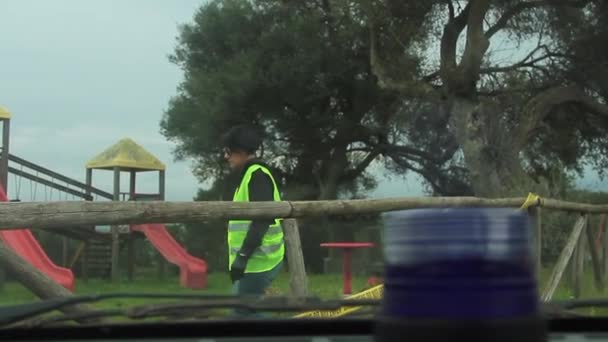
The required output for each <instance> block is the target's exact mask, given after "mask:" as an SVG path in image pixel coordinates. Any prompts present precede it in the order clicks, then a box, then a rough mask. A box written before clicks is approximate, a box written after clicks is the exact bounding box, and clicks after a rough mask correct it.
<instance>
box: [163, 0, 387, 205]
mask: <svg viewBox="0 0 608 342" xmlns="http://www.w3.org/2000/svg"><path fill="white" fill-rule="evenodd" d="M347 4H348V3H347V2H334V1H315V2H304V1H303V2H293V3H285V2H283V1H273V0H260V1H239V0H223V1H222V0H215V1H211V2H209V3H208V4H206V5H203V6H202V7H201V8H200V10H198V12H197V13H196V15H195V16H194V22H193V23H190V24H187V25H183V26H182V27H181V34H180V36H179V38H178V46H177V48H176V50H175V53H174V54H173V55H172V57H171V59H172V61H173V62H174V63H176V64H177V65H179V66H180V67H181V68H182V69H183V71H184V76H185V79H184V81H183V82H182V84H181V85H180V87H179V89H178V94H177V95H176V96H175V97H173V99H172V100H171V101H170V104H169V108H168V110H167V112H166V114H165V116H164V118H163V120H162V122H161V127H162V132H163V134H164V135H165V136H166V137H168V138H169V139H172V140H174V141H176V142H177V143H178V149H177V151H176V152H177V154H176V155H177V156H178V157H194V158H195V159H196V162H197V164H196V172H197V176H198V177H199V178H200V179H201V180H205V181H209V180H223V177H224V176H223V175H224V173H223V172H224V171H225V170H224V165H223V161H222V160H221V155H220V153H219V147H220V146H218V138H219V136H220V135H221V134H222V133H223V132H224V131H225V130H227V129H228V128H229V127H230V126H231V125H234V124H237V123H242V122H247V123H255V124H260V125H262V126H264V127H265V128H266V133H267V137H266V138H267V139H266V142H265V144H264V146H263V155H264V158H265V159H266V160H267V161H270V162H271V163H272V165H273V166H274V167H275V169H276V173H277V174H278V175H279V178H281V180H282V183H283V184H284V185H285V190H286V194H287V197H288V198H292V199H293V198H297V199H333V198H336V197H338V196H339V195H340V194H341V193H347V194H348V193H350V194H351V195H353V194H357V193H358V191H359V190H361V189H369V188H371V187H373V186H374V179H373V177H372V176H371V175H369V174H367V173H366V170H367V168H368V166H369V165H370V164H371V163H372V161H374V160H375V159H376V157H377V156H379V155H380V154H381V153H382V146H383V145H385V144H384V141H383V140H384V139H386V135H387V132H388V131H389V129H390V127H389V126H390V119H391V118H392V116H391V113H393V112H394V111H395V103H396V101H395V100H396V99H397V93H396V92H395V91H392V90H382V89H381V88H380V87H379V86H378V85H377V84H376V80H375V77H374V76H373V75H372V73H371V69H370V65H369V53H370V49H369V34H368V30H367V25H366V23H365V22H362V21H361V20H359V19H360V16H359V17H358V16H353V15H352V13H351V9H349V6H347Z"/></svg>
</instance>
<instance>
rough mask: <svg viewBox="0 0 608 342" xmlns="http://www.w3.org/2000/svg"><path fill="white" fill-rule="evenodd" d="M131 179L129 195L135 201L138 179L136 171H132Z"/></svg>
mask: <svg viewBox="0 0 608 342" xmlns="http://www.w3.org/2000/svg"><path fill="white" fill-rule="evenodd" d="M130 176H131V177H130V179H129V194H130V196H131V199H135V189H136V187H135V180H136V177H137V173H136V172H135V170H131V172H130Z"/></svg>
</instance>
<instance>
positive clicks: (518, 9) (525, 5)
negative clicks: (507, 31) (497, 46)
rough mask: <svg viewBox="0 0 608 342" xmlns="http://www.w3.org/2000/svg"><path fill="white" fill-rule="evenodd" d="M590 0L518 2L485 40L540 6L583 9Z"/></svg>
mask: <svg viewBox="0 0 608 342" xmlns="http://www.w3.org/2000/svg"><path fill="white" fill-rule="evenodd" d="M589 2H590V0H578V1H566V0H564V1H560V0H536V1H527V2H520V3H518V4H517V5H515V6H513V7H511V8H510V9H508V10H507V11H506V12H505V14H503V16H502V17H500V19H498V21H497V22H496V24H494V26H492V27H490V28H489V29H488V31H487V32H486V34H485V35H486V38H487V39H490V38H492V36H494V35H495V34H496V33H497V32H498V31H500V30H502V29H504V28H505V27H506V26H507V24H508V23H509V21H510V20H511V19H513V18H514V17H516V16H517V15H519V14H520V13H522V12H523V11H525V10H527V9H531V8H536V7H541V6H547V5H552V6H571V7H584V6H585V5H586V4H588V3H589Z"/></svg>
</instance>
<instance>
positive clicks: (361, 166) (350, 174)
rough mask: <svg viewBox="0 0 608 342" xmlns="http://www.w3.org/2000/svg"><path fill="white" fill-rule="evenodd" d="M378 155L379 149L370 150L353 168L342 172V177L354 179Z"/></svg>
mask: <svg viewBox="0 0 608 342" xmlns="http://www.w3.org/2000/svg"><path fill="white" fill-rule="evenodd" d="M379 155H380V151H379V150H375V151H372V152H370V153H368V154H367V156H365V158H364V159H363V160H362V161H361V162H360V163H359V164H358V165H357V166H355V167H354V168H353V169H350V170H346V172H344V178H346V179H354V178H356V177H358V176H359V175H360V174H361V173H363V171H365V169H367V167H368V166H369V165H370V164H371V163H372V162H373V161H374V160H376V158H377V157H378V156H379Z"/></svg>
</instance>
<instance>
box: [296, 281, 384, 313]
mask: <svg viewBox="0 0 608 342" xmlns="http://www.w3.org/2000/svg"><path fill="white" fill-rule="evenodd" d="M383 293H384V285H377V286H374V287H372V288H371V289H367V290H365V291H363V292H359V293H356V294H354V295H352V296H348V297H346V299H381V298H382V294H383ZM359 309H361V307H360V306H348V307H346V306H345V307H341V308H339V309H337V310H328V311H327V310H326V311H321V310H316V311H309V312H304V313H301V314H298V315H296V316H294V318H334V317H340V316H344V315H348V314H349V313H351V312H355V311H357V310H359Z"/></svg>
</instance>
